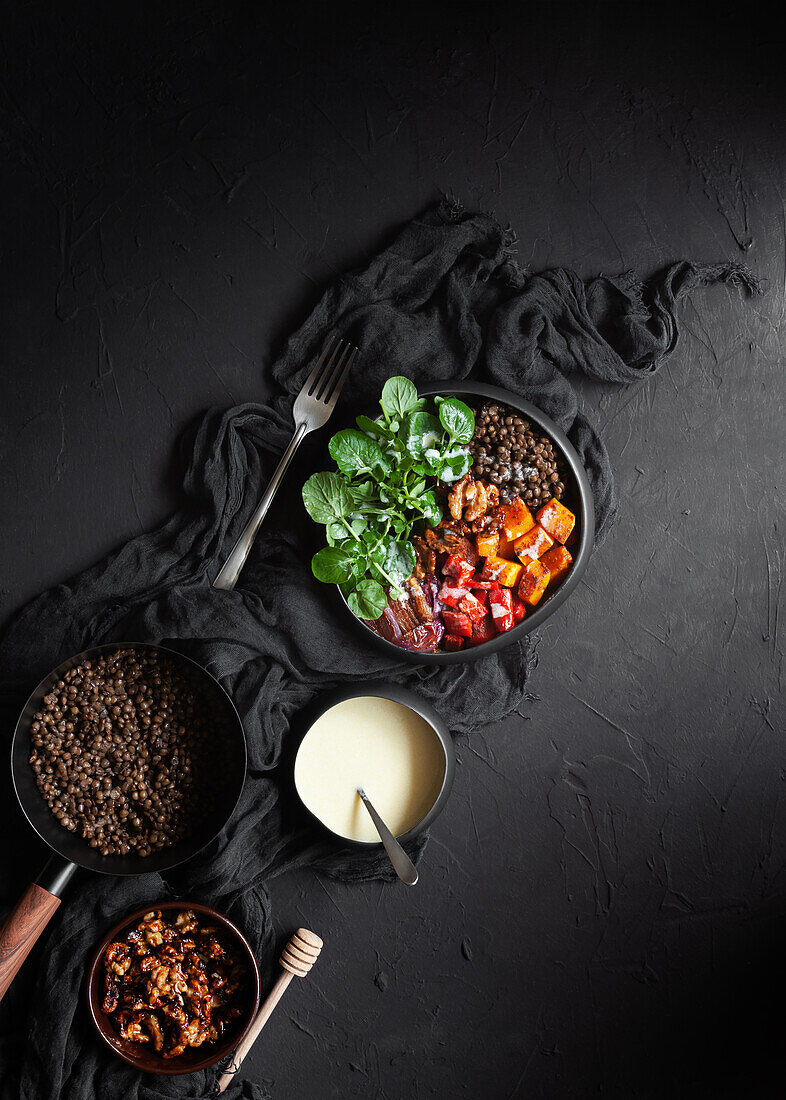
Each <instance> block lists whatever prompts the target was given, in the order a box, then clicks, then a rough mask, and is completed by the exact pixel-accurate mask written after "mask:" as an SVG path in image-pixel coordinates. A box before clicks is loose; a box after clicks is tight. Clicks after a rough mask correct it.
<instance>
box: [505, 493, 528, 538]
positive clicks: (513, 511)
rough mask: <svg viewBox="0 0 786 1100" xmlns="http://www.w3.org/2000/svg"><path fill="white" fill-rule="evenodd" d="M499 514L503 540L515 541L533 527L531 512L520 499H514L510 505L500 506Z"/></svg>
mask: <svg viewBox="0 0 786 1100" xmlns="http://www.w3.org/2000/svg"><path fill="white" fill-rule="evenodd" d="M499 514H500V515H501V516H502V531H503V534H504V535H505V538H508V539H512V540H515V539H517V538H518V537H519V535H523V534H524V532H525V531H529V529H530V528H531V527H534V526H535V520H534V519H533V518H532V512H530V510H529V508H528V507H527V506H526V504H525V503H524V501H523V500H521V498H520V497H516V499H515V500H513V501H511V503H510V504H502V505H500V509H499Z"/></svg>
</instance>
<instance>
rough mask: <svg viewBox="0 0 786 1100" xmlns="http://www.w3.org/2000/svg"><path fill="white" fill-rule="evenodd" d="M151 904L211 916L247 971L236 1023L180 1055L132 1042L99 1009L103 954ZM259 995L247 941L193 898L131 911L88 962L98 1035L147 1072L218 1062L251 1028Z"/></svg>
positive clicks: (190, 1070) (254, 963)
mask: <svg viewBox="0 0 786 1100" xmlns="http://www.w3.org/2000/svg"><path fill="white" fill-rule="evenodd" d="M151 909H161V910H163V911H165V912H171V911H172V910H173V909H174V910H177V911H183V910H186V909H192V910H193V911H194V912H195V913H200V914H202V915H203V916H206V917H209V918H210V920H211V921H213V923H214V924H216V925H217V926H218V927H219V928H220V930H221V931H222V932H223V933H224V935H225V936H226V938H227V939H228V940H231V941H233V942H234V943H235V945H236V947H237V948H238V950H239V953H240V956H241V958H242V959H243V960H244V961H245V964H246V967H247V971H248V984H247V986H246V990H245V998H246V1004H245V1005H244V1011H243V1015H242V1016H238V1018H237V1020H235V1021H234V1023H233V1025H232V1027H231V1028H230V1029H229V1030H228V1031H227V1032H226V1033H225V1034H224V1035H223V1036H222V1038H221V1041H220V1042H218V1043H210V1044H208V1043H203V1045H202V1046H200V1047H190V1048H189V1049H187V1050H185V1051H184V1052H183V1053H182V1054H180V1055H178V1056H177V1057H176V1058H162V1057H161V1055H159V1054H156V1052H155V1051H154V1050H152V1049H150V1048H149V1047H148V1046H147V1044H145V1043H134V1042H132V1041H131V1040H130V1039H121V1038H120V1036H119V1035H118V1034H117V1032H116V1031H115V1029H114V1026H113V1024H112V1019H111V1017H110V1016H108V1015H107V1013H106V1012H104V1011H103V1009H102V1008H101V1002H102V1000H103V977H104V966H103V956H104V950H105V948H106V946H107V945H108V944H109V943H111V942H112V940H115V939H118V938H119V937H121V936H122V935H124V934H125V933H126V932H128V931H130V929H131V928H132V927H133V925H134V924H136V923H137V922H138V921H139V920H141V918H142V917H143V916H144V915H145V913H149V912H150V910H151ZM259 996H260V977H259V967H258V966H257V961H256V959H255V958H254V952H253V951H252V950H251V945H250V944H249V942H248V940H247V939H246V938H245V936H244V935H243V933H242V932H241V931H240V929H239V928H238V927H237V926H236V925H234V924H233V923H232V921H231V920H229V918H228V917H224V916H222V914H221V913H218V912H217V911H216V910H215V909H211V908H210V907H209V906H207V905H199V904H198V903H197V902H193V901H183V900H180V901H153V902H150V904H149V905H145V906H143V907H142V908H141V909H137V910H135V911H134V912H133V913H129V915H128V916H127V917H124V918H123V919H122V920H121V921H120V922H119V923H118V924H116V925H115V926H114V928H112V929H110V931H109V932H107V934H106V935H105V936H104V938H103V939H102V940H101V942H100V943H99V945H98V947H97V948H96V951H95V954H94V955H93V958H92V959H91V961H90V968H89V970H88V972H87V1007H88V1011H89V1013H90V1017H91V1019H92V1021H93V1023H94V1024H95V1026H96V1030H97V1031H98V1034H99V1035H100V1036H101V1038H102V1039H103V1040H104V1042H105V1043H106V1045H107V1046H108V1047H109V1049H110V1050H111V1051H113V1052H114V1053H115V1054H116V1055H117V1056H118V1058H122V1059H123V1061H124V1062H128V1064H129V1065H130V1066H134V1068H135V1069H141V1070H144V1071H145V1072H146V1073H162V1074H166V1075H167V1076H168V1077H172V1076H175V1075H176V1074H181V1073H195V1072H196V1071H197V1070H200V1069H207V1068H208V1067H209V1066H214V1065H215V1064H216V1062H220V1061H221V1059H222V1058H225V1057H226V1055H227V1054H230V1053H231V1052H232V1051H233V1050H234V1049H235V1047H236V1046H237V1045H238V1043H240V1042H241V1040H242V1039H243V1038H244V1036H245V1035H246V1033H247V1032H248V1029H249V1028H250V1027H251V1024H252V1022H253V1020H254V1017H255V1016H256V1014H257V1012H258V1011H259Z"/></svg>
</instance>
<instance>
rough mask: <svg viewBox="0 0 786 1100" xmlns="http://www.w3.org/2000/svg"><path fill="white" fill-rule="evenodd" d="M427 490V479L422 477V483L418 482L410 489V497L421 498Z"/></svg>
mask: <svg viewBox="0 0 786 1100" xmlns="http://www.w3.org/2000/svg"><path fill="white" fill-rule="evenodd" d="M425 488H426V479H425V478H424V477H422V478H421V479H420V481H416V482H415V484H414V485H413V486H412V488H411V489H410V496H413V497H419V496H420V494H421V493H422V492H423V491H424V489H425Z"/></svg>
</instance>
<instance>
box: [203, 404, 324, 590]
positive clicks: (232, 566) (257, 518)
mask: <svg viewBox="0 0 786 1100" xmlns="http://www.w3.org/2000/svg"><path fill="white" fill-rule="evenodd" d="M305 434H306V425H305V424H298V426H297V427H296V428H295V434H294V435H293V436H292V438H291V439H290V441H289V445H288V447H287V449H286V450H285V451H284V453H283V454H282V456H281V461H280V462H279V464H278V466H276V472H275V473H274V474H273V476H272V477H271V479H270V481H269V482H268V486H267V489H265V492H264V493H263V495H262V499H261V500H260V502H259V504H258V505H257V507H256V510H255V512H254V514H253V516H252V517H251V519H250V520H249V521H248V523H247V524H246V526H245V528H244V529H243V534H242V535H241V536H240V538H239V539H238V540H237V542H236V543H235V545H234V547H233V548H232V553H231V554H230V555H229V557H228V558H227V560H226V561H225V562H224V564H223V565H222V566H221V569H220V570H219V573H218V576H217V577H216V579H215V580H214V581H213V587H214V588H225V589H228V590H230V591H231V590H232V589H233V588H234V587H235V585H236V584H237V579H238V577H239V576H240V571H241V569H242V568H243V566H244V565H245V564H246V558H247V557H248V554H249V551H250V550H251V547H252V546H253V544H254V539H255V538H256V537H257V531H258V530H259V528H260V526H261V525H262V520H263V519H264V518H265V516H266V515H267V510H268V508H269V507H270V505H271V502H272V500H273V497H274V496H275V495H276V493H277V491H278V487H279V485H280V484H281V482H282V481H283V480H284V474H285V473H286V472H287V470H288V468H289V464H290V462H291V461H292V459H293V458H294V456H295V451H296V450H297V449H298V447H299V446H300V444H301V443H302V441H303V437H304V436H305Z"/></svg>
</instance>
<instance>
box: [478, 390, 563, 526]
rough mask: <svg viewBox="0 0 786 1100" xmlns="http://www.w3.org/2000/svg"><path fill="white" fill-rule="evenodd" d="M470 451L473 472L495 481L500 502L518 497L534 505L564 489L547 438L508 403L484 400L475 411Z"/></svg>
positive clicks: (557, 464)
mask: <svg viewBox="0 0 786 1100" xmlns="http://www.w3.org/2000/svg"><path fill="white" fill-rule="evenodd" d="M470 451H471V452H472V457H473V459H474V465H473V471H472V472H473V476H474V477H476V478H478V479H481V480H483V481H488V482H490V483H491V484H492V485H496V486H497V487H498V489H499V499H500V501H501V503H502V504H510V503H511V501H512V500H513V499H514V498H515V497H521V499H522V500H523V501H524V502H525V503H526V504H527V506H528V507H529V508H530V509H535V508H539V507H540V505H541V504H545V503H546V502H547V501H548V500H550V499H551V498H552V497H556V498H557V500H560V499H561V497H562V494H563V493H564V492H565V484H564V482H563V480H562V477H563V475H562V471H561V469H560V463H561V459H558V458H557V454H556V452H555V450H554V446H553V445H552V443H551V440H550V439H549V438H548V436H545V435H538V434H537V431H536V430H535V429H533V428H532V426H531V425H530V422H529V421H528V420H526V419H525V418H524V417H522V416H519V414H518V413H517V412H516V411H515V409H511V408H510V407H509V406H508V405H500V404H498V403H497V402H495V401H491V402H487V403H486V404H485V405H484V406H483V408H482V409H481V410H480V412H478V413H477V414H476V416H475V434H474V436H473V438H472V442H471V443H470Z"/></svg>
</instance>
